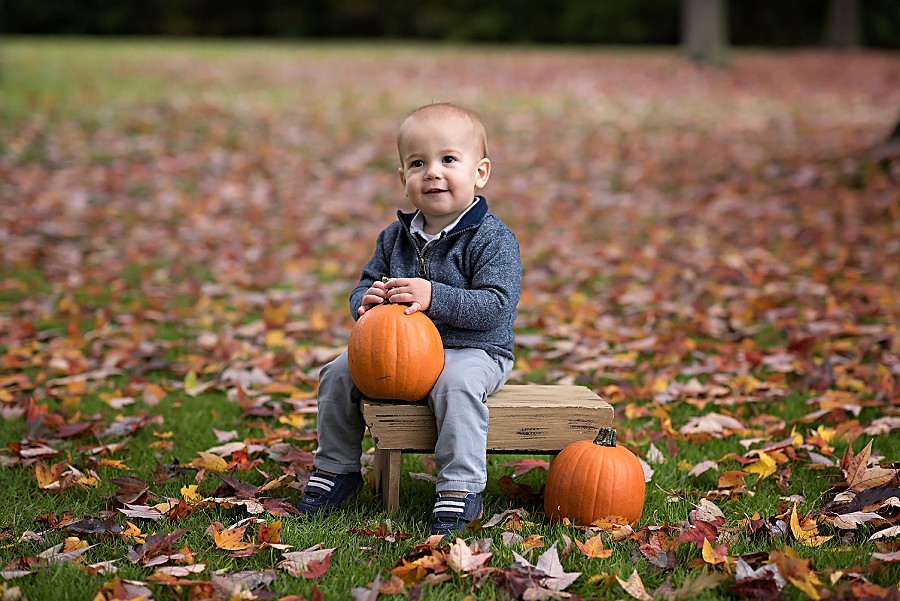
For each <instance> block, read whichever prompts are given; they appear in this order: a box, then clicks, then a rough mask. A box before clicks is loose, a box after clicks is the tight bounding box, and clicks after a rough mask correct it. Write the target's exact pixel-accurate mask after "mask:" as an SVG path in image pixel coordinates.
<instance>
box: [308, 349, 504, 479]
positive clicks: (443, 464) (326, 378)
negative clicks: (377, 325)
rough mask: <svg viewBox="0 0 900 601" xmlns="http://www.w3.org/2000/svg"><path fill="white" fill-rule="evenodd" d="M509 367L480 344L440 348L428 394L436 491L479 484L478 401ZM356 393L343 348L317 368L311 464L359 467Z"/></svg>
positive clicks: (482, 443) (483, 413)
mask: <svg viewBox="0 0 900 601" xmlns="http://www.w3.org/2000/svg"><path fill="white" fill-rule="evenodd" d="M512 367H513V361H512V359H508V358H506V357H493V356H491V355H488V354H487V353H486V352H485V351H483V350H481V349H445V350H444V370H443V371H442V372H441V375H440V377H439V378H438V381H437V384H435V385H434V388H433V389H432V391H431V393H430V394H429V395H428V405H429V406H430V407H431V410H432V411H433V412H434V416H435V420H436V421H437V432H438V438H437V444H436V445H435V448H434V459H435V465H436V467H437V472H438V473H437V484H436V486H435V490H436V491H437V492H443V491H447V490H459V491H465V492H481V491H482V490H484V487H485V484H486V483H487V428H488V409H487V407H486V406H485V404H484V402H485V400H486V399H487V397H488V396H490V395H492V394H494V393H495V392H497V391H498V390H500V388H501V387H502V386H503V384H504V383H505V382H506V380H507V378H509V374H510V372H511V371H512ZM359 399H360V392H359V390H358V389H357V388H356V386H354V385H353V381H352V380H351V378H350V368H349V366H348V364H347V353H346V352H344V353H343V354H341V356H340V357H338V358H337V359H335V360H334V361H332V362H331V363H329V364H328V365H326V366H325V367H323V368H322V370H321V371H320V372H319V416H318V434H319V448H318V449H317V450H316V458H315V461H314V463H313V464H314V465H315V467H317V468H319V469H322V470H325V471H327V472H333V473H336V474H344V473H349V472H354V471H359V470H360V467H361V465H360V455H361V454H362V444H361V443H362V438H363V434H364V433H365V427H366V424H365V422H364V421H363V417H362V413H361V412H360V406H359Z"/></svg>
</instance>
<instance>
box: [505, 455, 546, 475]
mask: <svg viewBox="0 0 900 601" xmlns="http://www.w3.org/2000/svg"><path fill="white" fill-rule="evenodd" d="M500 465H502V466H504V467H514V468H516V469H515V471H514V472H513V478H518V477H519V476H521V475H522V474H527V473H528V472H530V471H531V470H533V469H541V470H544V471H547V470H549V469H550V462H548V461H546V460H544V459H535V458H532V457H523V458H521V459H516V460H514V461H507V462H506V463H501V464H500Z"/></svg>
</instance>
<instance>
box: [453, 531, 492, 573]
mask: <svg viewBox="0 0 900 601" xmlns="http://www.w3.org/2000/svg"><path fill="white" fill-rule="evenodd" d="M493 556H494V554H493V553H473V552H472V549H471V548H470V547H469V545H467V544H466V543H465V541H463V539H461V538H457V539H456V541H455V542H454V543H452V544H451V545H450V549H449V550H448V551H447V567H449V568H450V569H451V570H453V571H454V572H462V573H464V574H468V573H471V572H474V571H475V570H478V569H481V568H482V567H484V565H485V564H487V562H489V561H490V560H491V557H493Z"/></svg>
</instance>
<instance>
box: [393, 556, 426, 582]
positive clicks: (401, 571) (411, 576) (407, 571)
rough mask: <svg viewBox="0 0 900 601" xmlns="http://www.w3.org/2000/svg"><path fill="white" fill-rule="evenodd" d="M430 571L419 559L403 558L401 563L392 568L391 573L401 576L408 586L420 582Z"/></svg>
mask: <svg viewBox="0 0 900 601" xmlns="http://www.w3.org/2000/svg"><path fill="white" fill-rule="evenodd" d="M427 573H428V571H427V569H426V568H425V566H423V565H422V564H421V563H420V562H418V561H410V560H408V559H406V558H405V557H404V558H401V560H400V564H399V565H396V566H394V567H393V568H391V575H392V576H396V577H397V578H400V580H402V581H403V583H404V584H405V585H406V586H412V585H414V584H415V583H417V582H420V581H421V580H422V579H423V578H425V575H426V574H427Z"/></svg>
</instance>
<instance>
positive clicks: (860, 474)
mask: <svg viewBox="0 0 900 601" xmlns="http://www.w3.org/2000/svg"><path fill="white" fill-rule="evenodd" d="M871 454H872V441H871V440H870V441H869V444H867V445H866V447H865V448H864V449H863V450H862V451H860V452H859V454H857V455H854V454H853V448H852V447H850V448H848V449H847V452H846V453H845V454H844V457H843V459H842V460H841V471H842V472H843V473H844V477H845V478H846V479H847V488H848V489H849V490H851V491H854V492H860V491H862V490H865V489H867V488H874V487H876V486H882V485H884V484H887V483H888V482H890V481H891V480H893V479H894V477H896V475H897V471H898V470H894V469H884V468H881V467H878V466H876V467H872V468H870V467H868V463H869V457H870V456H871Z"/></svg>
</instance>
